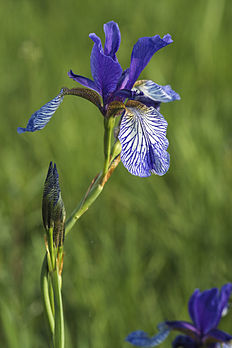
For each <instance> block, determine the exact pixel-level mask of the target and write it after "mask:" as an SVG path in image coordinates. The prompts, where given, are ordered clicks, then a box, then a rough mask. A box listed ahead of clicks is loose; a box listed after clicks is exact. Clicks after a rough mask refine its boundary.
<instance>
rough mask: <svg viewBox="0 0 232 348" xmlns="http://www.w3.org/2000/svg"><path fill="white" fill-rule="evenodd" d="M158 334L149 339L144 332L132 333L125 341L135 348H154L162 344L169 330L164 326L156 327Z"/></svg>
mask: <svg viewBox="0 0 232 348" xmlns="http://www.w3.org/2000/svg"><path fill="white" fill-rule="evenodd" d="M158 329H159V332H158V334H156V335H155V336H152V337H149V336H148V334H147V333H146V332H144V331H141V330H138V331H134V332H132V333H131V334H129V335H128V336H127V337H126V341H127V342H129V343H131V344H133V345H134V346H137V347H155V346H158V345H159V344H160V343H162V342H163V341H164V340H165V339H166V338H167V337H168V335H169V333H170V329H169V328H168V327H167V326H166V325H165V324H164V323H162V324H160V325H159V326H158Z"/></svg>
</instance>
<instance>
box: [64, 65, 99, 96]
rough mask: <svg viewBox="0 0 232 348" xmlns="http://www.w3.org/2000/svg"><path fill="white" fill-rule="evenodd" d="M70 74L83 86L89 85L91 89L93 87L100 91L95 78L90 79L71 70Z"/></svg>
mask: <svg viewBox="0 0 232 348" xmlns="http://www.w3.org/2000/svg"><path fill="white" fill-rule="evenodd" d="M68 76H69V77H70V78H71V79H73V80H74V81H77V82H79V83H80V84H81V85H82V86H85V87H88V88H90V89H93V90H94V91H96V92H98V93H99V92H100V90H99V88H98V87H97V86H96V84H95V82H94V81H93V80H90V79H88V78H87V77H84V76H81V75H76V74H74V73H73V72H72V70H70V71H69V72H68Z"/></svg>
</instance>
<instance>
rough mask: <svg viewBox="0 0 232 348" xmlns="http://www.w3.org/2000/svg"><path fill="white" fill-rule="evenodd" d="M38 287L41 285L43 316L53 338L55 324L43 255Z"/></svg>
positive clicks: (46, 266) (45, 258)
mask: <svg viewBox="0 0 232 348" xmlns="http://www.w3.org/2000/svg"><path fill="white" fill-rule="evenodd" d="M40 285H41V294H42V300H43V304H44V311H45V315H46V318H47V321H48V324H49V328H50V332H51V334H52V336H53V334H54V327H55V323H54V317H53V312H52V306H51V302H50V297H49V282H48V265H47V255H45V257H44V260H43V264H42V269H41V277H40Z"/></svg>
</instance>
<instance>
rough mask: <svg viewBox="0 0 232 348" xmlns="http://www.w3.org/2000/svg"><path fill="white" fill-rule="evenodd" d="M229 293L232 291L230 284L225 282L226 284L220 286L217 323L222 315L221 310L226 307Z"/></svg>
mask: <svg viewBox="0 0 232 348" xmlns="http://www.w3.org/2000/svg"><path fill="white" fill-rule="evenodd" d="M231 293H232V284H231V283H227V284H225V285H223V287H222V288H221V293H220V299H219V308H218V312H219V318H218V323H219V321H220V319H221V317H222V313H223V311H224V310H225V309H226V308H227V307H228V301H229V298H230V295H231ZM218 323H217V325H218Z"/></svg>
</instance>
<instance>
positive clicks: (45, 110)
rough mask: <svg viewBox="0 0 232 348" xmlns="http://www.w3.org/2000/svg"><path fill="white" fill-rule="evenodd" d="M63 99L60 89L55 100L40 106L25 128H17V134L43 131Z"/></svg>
mask: <svg viewBox="0 0 232 348" xmlns="http://www.w3.org/2000/svg"><path fill="white" fill-rule="evenodd" d="M63 97H64V96H63V89H61V91H60V93H59V94H58V95H57V96H56V97H55V98H53V99H52V100H50V101H49V102H48V103H47V104H45V105H44V106H42V107H41V108H40V109H39V110H37V111H36V112H35V113H34V114H33V115H32V116H31V117H30V119H29V121H28V124H27V126H26V128H22V127H18V129H17V131H18V133H19V134H21V133H24V132H35V131H37V130H41V129H43V128H44V127H45V126H46V124H47V123H48V122H49V121H50V119H51V117H52V115H53V114H54V113H55V111H56V110H57V109H58V107H59V106H60V104H61V102H62V100H63Z"/></svg>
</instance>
